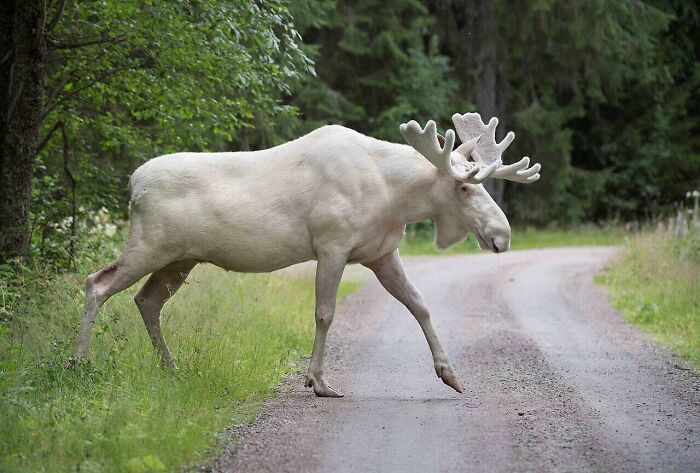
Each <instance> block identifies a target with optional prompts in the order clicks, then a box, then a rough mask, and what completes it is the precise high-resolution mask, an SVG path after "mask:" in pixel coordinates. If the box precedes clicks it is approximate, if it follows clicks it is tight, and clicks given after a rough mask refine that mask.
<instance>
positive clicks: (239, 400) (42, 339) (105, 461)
mask: <svg viewBox="0 0 700 473" xmlns="http://www.w3.org/2000/svg"><path fill="white" fill-rule="evenodd" d="M92 269H94V268H92ZM87 272H88V271H87V269H86V270H84V271H80V273H81V275H80V276H78V275H76V274H68V275H63V276H55V275H51V276H50V277H46V278H42V277H39V276H37V275H35V276H33V277H32V278H30V279H28V280H26V281H25V282H24V283H22V284H23V285H24V286H23V289H24V291H25V293H26V294H27V297H24V298H22V300H20V301H18V302H16V307H15V309H16V310H14V311H13V312H14V314H15V315H14V316H13V317H12V318H10V319H9V320H10V321H9V322H7V323H4V324H0V471H17V472H20V471H27V472H29V471H31V472H34V471H81V472H93V471H94V472H97V471H99V472H134V473H140V472H149V471H164V470H168V471H169V470H173V469H175V470H177V469H180V468H181V467H183V466H185V465H191V464H193V463H196V462H198V461H202V459H203V458H205V457H206V455H207V452H209V453H211V451H212V447H215V446H216V445H217V439H218V437H217V432H220V431H222V430H224V429H225V428H226V427H228V426H230V425H232V424H235V423H240V422H243V421H246V420H249V419H251V418H253V417H254V416H255V414H256V412H257V409H258V406H259V405H260V403H261V402H262V401H263V400H264V399H265V398H266V397H267V396H268V395H270V394H271V393H272V392H274V390H275V388H276V386H277V385H278V383H279V381H280V379H281V378H282V377H283V376H284V375H286V374H288V373H290V372H291V371H293V370H294V369H295V368H296V366H297V363H298V361H299V358H300V357H301V356H307V355H308V354H309V353H310V351H311V348H312V342H313V333H314V317H313V311H314V296H313V282H312V281H311V280H308V279H295V278H284V277H281V276H274V275H248V274H246V275H242V274H235V273H226V272H225V271H222V270H220V269H218V268H215V267H213V266H208V265H205V266H201V267H198V268H196V269H195V270H194V271H193V273H192V275H191V276H190V278H189V279H188V283H187V284H186V285H185V286H184V287H183V288H182V289H181V290H180V291H179V292H178V293H177V295H176V296H175V297H174V298H173V301H172V302H170V303H168V304H167V305H166V307H165V309H164V317H163V332H164V335H165V338H166V340H167V341H168V344H169V345H170V348H171V351H172V352H173V355H174V356H175V358H176V361H177V363H178V365H179V369H178V371H177V372H176V373H170V372H167V371H164V370H162V369H161V368H160V367H159V366H158V360H157V358H156V356H155V353H154V350H153V349H152V347H151V344H150V341H149V340H148V336H147V334H146V330H145V328H144V326H143V322H142V321H141V316H140V315H139V313H138V310H137V308H136V306H135V304H134V302H133V300H132V297H133V294H134V293H135V291H136V290H137V289H138V287H139V285H138V284H137V285H136V286H134V287H133V288H131V289H130V290H128V291H125V292H123V293H120V294H118V295H116V296H114V297H113V298H112V299H110V300H109V301H108V302H107V303H106V304H105V305H104V307H103V308H102V310H101V311H100V315H99V319H98V323H97V324H96V325H95V330H94V336H93V342H92V346H91V350H90V355H91V358H92V362H91V363H89V364H85V365H81V366H79V367H78V368H77V369H66V368H65V367H64V366H65V365H66V362H67V360H68V359H69V357H70V355H71V354H72V351H73V348H74V341H75V335H76V333H77V327H78V321H79V317H80V314H81V309H82V302H83V296H84V295H83V289H82V287H83V273H85V274H86V273H87ZM356 286H357V284H353V283H343V284H341V290H340V294H341V295H340V297H342V296H344V295H345V294H347V293H348V292H350V291H351V290H353V289H354V288H356ZM7 287H8V286H4V288H5V289H6V288H7ZM2 289H3V285H2V284H0V292H1V290H2ZM2 296H3V294H0V297H2ZM0 302H2V299H0ZM4 311H5V314H7V313H8V309H7V307H5V308H4Z"/></svg>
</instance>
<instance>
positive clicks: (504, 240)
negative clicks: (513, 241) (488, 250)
mask: <svg viewBox="0 0 700 473" xmlns="http://www.w3.org/2000/svg"><path fill="white" fill-rule="evenodd" d="M508 233H509V235H507V236H506V235H498V236H496V237H494V238H492V239H491V243H492V244H493V248H492V249H493V252H494V253H503V252H504V251H508V249H509V248H510V232H508Z"/></svg>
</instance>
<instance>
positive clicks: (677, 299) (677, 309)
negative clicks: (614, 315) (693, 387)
mask: <svg viewBox="0 0 700 473" xmlns="http://www.w3.org/2000/svg"><path fill="white" fill-rule="evenodd" d="M597 281H598V282H599V283H600V284H601V285H602V286H603V287H605V288H606V289H607V290H608V292H609V293H610V298H611V300H612V303H613V305H614V306H615V307H616V308H617V309H618V310H620V311H621V312H622V313H623V314H624V316H625V318H626V319H627V320H628V321H629V322H631V323H633V324H635V325H637V326H639V327H640V328H642V329H643V330H645V331H647V332H649V333H650V334H652V336H653V337H654V338H655V339H656V340H657V341H659V342H660V343H662V344H664V345H666V346H668V347H670V348H671V349H672V350H674V351H675V352H676V353H678V354H680V355H681V356H683V357H685V358H687V359H689V360H690V361H691V362H692V364H693V365H694V366H695V368H696V369H700V236H699V235H697V234H696V235H695V236H694V237H693V236H691V237H687V238H686V239H683V240H677V239H673V238H671V237H669V236H664V235H661V234H643V235H641V236H639V237H637V238H635V239H633V240H632V241H631V242H630V244H629V245H628V246H627V248H626V249H625V251H624V253H623V254H622V256H621V257H620V258H619V259H618V260H617V261H615V262H614V263H613V264H611V265H610V266H609V267H608V268H607V269H606V270H605V271H604V272H603V273H602V274H601V275H600V276H599V277H598V278H597Z"/></svg>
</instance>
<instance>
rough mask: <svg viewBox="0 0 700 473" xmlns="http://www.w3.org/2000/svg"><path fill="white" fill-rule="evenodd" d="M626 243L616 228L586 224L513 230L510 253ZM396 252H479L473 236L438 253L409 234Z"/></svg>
mask: <svg viewBox="0 0 700 473" xmlns="http://www.w3.org/2000/svg"><path fill="white" fill-rule="evenodd" d="M624 241H625V234H624V232H623V231H622V229H620V228H617V227H597V226H593V225H585V226H580V227H576V228H568V229H536V228H530V227H526V228H513V231H512V235H511V246H510V248H511V250H526V249H531V248H548V247H557V246H591V245H620V244H622V243H623V242H624ZM399 251H400V252H401V254H402V255H438V254H446V255H455V254H461V253H470V252H476V251H480V249H479V245H478V244H477V242H476V238H474V235H471V234H470V235H469V237H468V238H467V239H466V241H464V242H462V243H460V244H458V245H455V246H453V247H451V248H449V249H448V250H446V251H441V250H438V249H437V247H436V246H435V244H434V243H433V237H432V234H431V233H430V232H425V231H423V232H421V233H417V234H416V233H411V232H409V233H408V234H407V235H406V238H405V239H404V240H403V241H402V242H401V246H400V247H399Z"/></svg>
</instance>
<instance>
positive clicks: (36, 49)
mask: <svg viewBox="0 0 700 473" xmlns="http://www.w3.org/2000/svg"><path fill="white" fill-rule="evenodd" d="M3 3H4V4H5V5H4V6H2V7H0V8H2V13H3V20H2V23H3V25H2V26H3V28H5V27H6V25H5V23H8V22H9V20H8V17H7V16H5V15H4V14H5V13H7V12H6V10H7V9H10V8H12V6H11V5H9V6H8V5H7V4H8V3H13V2H12V1H10V2H7V1H5V2H3ZM10 18H13V22H12V25H11V27H12V36H11V37H12V46H13V51H12V54H11V56H10V57H9V59H8V61H9V62H10V72H9V80H8V81H7V82H4V83H3V85H2V86H3V89H2V95H3V97H2V99H0V102H1V103H2V105H3V112H4V115H5V116H6V119H5V121H4V123H3V127H2V136H0V140H1V141H0V162H1V163H2V167H1V168H0V171H1V172H2V174H0V258H6V257H11V256H16V255H21V254H24V253H25V252H26V251H27V247H28V244H29V201H30V196H31V189H32V167H33V164H34V158H35V156H36V146H37V141H38V133H39V125H40V117H41V110H42V101H43V92H44V74H45V56H46V40H45V37H44V28H45V23H46V5H45V0H17V1H16V2H14V17H10ZM5 34H6V30H3V35H5ZM5 39H6V38H5V37H4V36H3V40H5ZM3 49H4V48H3ZM4 69H5V67H4V66H3V71H4ZM5 84H7V85H5Z"/></svg>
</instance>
